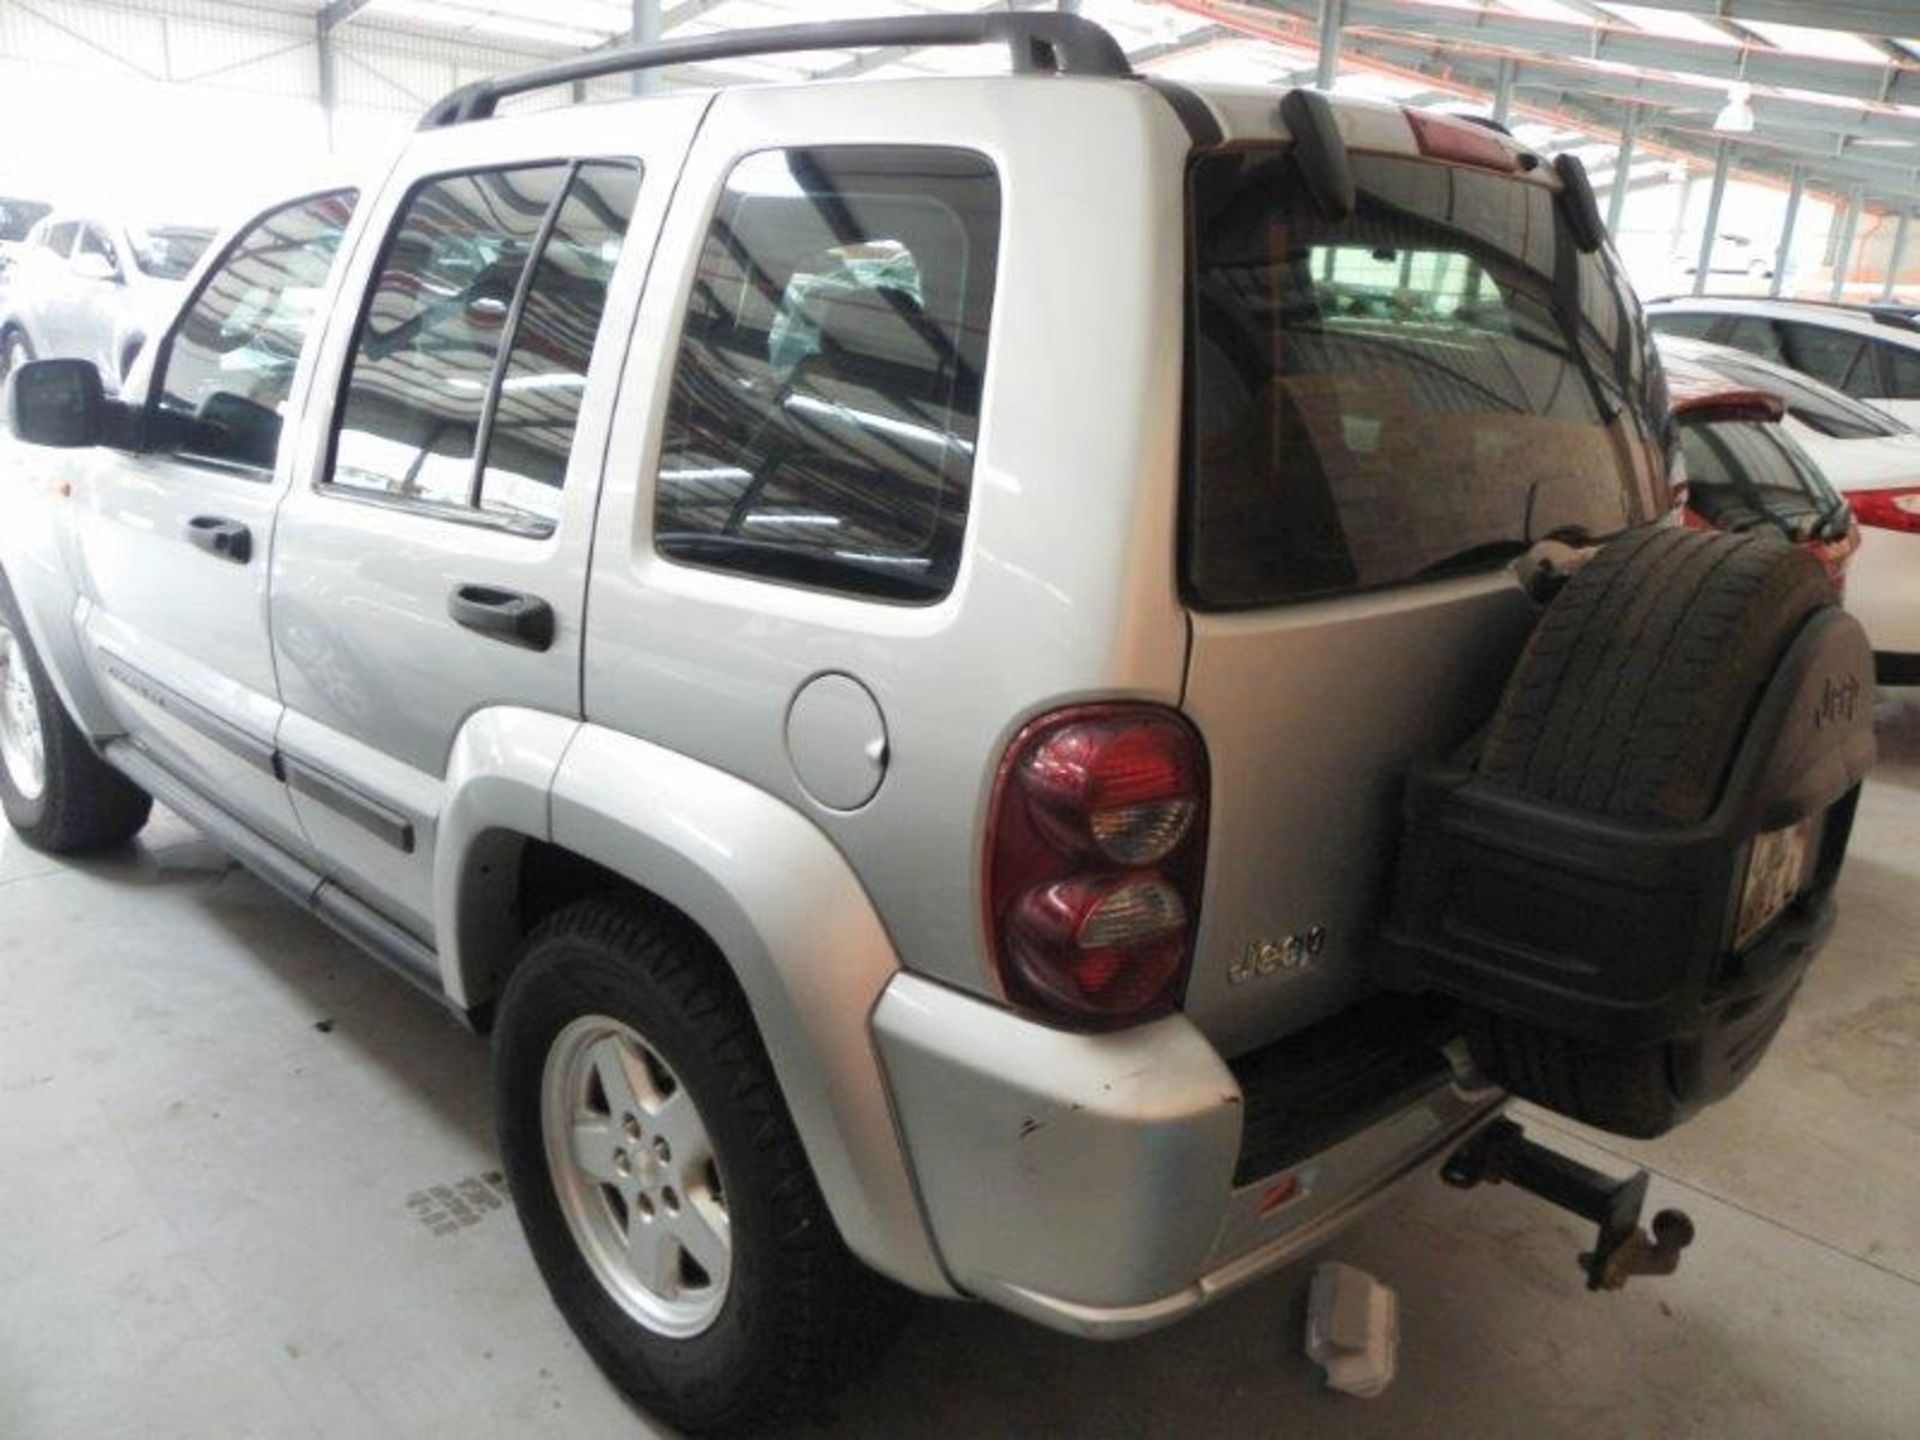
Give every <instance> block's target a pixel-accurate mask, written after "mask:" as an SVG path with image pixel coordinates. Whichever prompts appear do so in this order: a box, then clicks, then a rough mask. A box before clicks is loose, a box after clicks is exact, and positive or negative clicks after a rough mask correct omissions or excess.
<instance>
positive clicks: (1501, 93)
mask: <svg viewBox="0 0 1920 1440" xmlns="http://www.w3.org/2000/svg"><path fill="white" fill-rule="evenodd" d="M1511 114H1513V61H1511V60H1507V59H1502V60H1501V62H1500V71H1499V74H1498V75H1497V76H1496V77H1495V79H1494V82H1493V118H1494V120H1495V121H1497V122H1498V123H1499V124H1502V125H1505V124H1506V123H1507V117H1508V116H1509V115H1511Z"/></svg>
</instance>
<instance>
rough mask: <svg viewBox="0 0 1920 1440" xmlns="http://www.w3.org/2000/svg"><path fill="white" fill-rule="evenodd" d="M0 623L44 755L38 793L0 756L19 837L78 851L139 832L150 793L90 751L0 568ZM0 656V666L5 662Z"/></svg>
mask: <svg viewBox="0 0 1920 1440" xmlns="http://www.w3.org/2000/svg"><path fill="white" fill-rule="evenodd" d="M0 624H3V625H4V626H5V628H6V630H7V631H8V632H9V633H10V634H11V635H12V636H13V637H14V638H15V639H16V640H17V642H18V644H19V653H20V655H21V657H22V658H23V659H24V660H25V662H26V671H27V676H28V679H29V682H30V686H31V689H32V693H33V702H34V707H35V709H36V711H37V713H38V716H39V722H40V738H41V743H42V746H43V751H44V755H45V761H44V765H45V774H44V780H43V783H42V785H41V787H40V790H39V793H38V794H27V793H25V792H23V791H22V789H21V788H20V787H19V786H17V785H16V784H15V782H14V778H13V774H12V772H11V770H10V769H9V767H8V766H7V765H5V764H0V810H4V811H5V813H6V817H7V823H8V824H10V825H11V826H13V828H14V830H15V831H16V832H17V833H18V834H19V836H20V838H21V839H22V840H25V841H26V842H27V843H28V844H29V845H31V846H33V848H34V849H36V850H44V851H46V852H47V853H48V854H51V855H85V854H88V853H91V852H92V851H96V850H104V849H107V848H109V847H111V846H114V845H120V844H124V843H125V842H126V841H128V840H131V839H132V838H133V837H134V836H135V835H137V834H139V833H140V830H141V828H142V827H143V826H144V825H145V824H146V823H147V817H148V816H149V815H150V814H151V813H152V811H153V800H152V798H151V797H150V796H149V795H148V794H147V793H146V792H145V791H144V790H141V789H140V788H139V787H138V786H136V785H135V784H134V783H133V782H132V781H131V780H129V779H127V777H126V776H124V775H122V774H121V773H120V772H119V771H118V770H115V769H114V768H113V767H112V766H111V765H109V764H107V762H106V761H104V760H102V759H101V758H100V757H99V756H98V755H96V754H95V753H94V751H93V746H92V745H91V744H89V743H88V741H87V737H86V736H85V735H83V734H81V733H80V728H79V727H78V726H77V725H75V724H74V723H73V721H72V719H71V718H69V717H68V715H67V710H66V706H65V705H63V704H62V703H61V701H60V695H59V692H58V691H56V690H55V689H54V688H53V683H52V682H51V681H50V680H48V678H47V671H46V667H45V666H44V665H42V664H41V663H40V656H39V655H38V654H37V653H36V652H35V650H34V648H33V641H32V639H31V638H29V636H28V634H27V627H26V626H25V624H23V623H22V621H21V619H20V607H19V605H18V604H17V603H16V602H15V600H14V596H13V590H12V588H11V587H10V586H9V585H8V584H7V581H6V577H5V576H0ZM5 663H6V662H5V659H4V656H0V666H4V665H5Z"/></svg>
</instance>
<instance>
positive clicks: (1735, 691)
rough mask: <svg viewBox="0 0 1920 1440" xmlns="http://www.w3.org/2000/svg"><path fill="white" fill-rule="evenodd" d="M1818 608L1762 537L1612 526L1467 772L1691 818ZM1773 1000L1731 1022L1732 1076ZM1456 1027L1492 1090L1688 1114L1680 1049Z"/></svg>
mask: <svg viewBox="0 0 1920 1440" xmlns="http://www.w3.org/2000/svg"><path fill="white" fill-rule="evenodd" d="M1834 603H1835V597H1834V594H1833V590H1832V587H1831V585H1830V584H1829V582H1828V580H1827V578H1826V574H1825V571H1824V570H1823V569H1822V568H1821V566H1820V565H1819V563H1818V562H1817V561H1815V560H1814V559H1813V558H1812V557H1811V556H1809V555H1807V554H1806V553H1805V552H1804V551H1801V550H1797V549H1795V548H1793V547H1791V546H1788V545H1786V544H1784V543H1781V542H1779V541H1776V540H1773V539H1771V538H1769V537H1764V536H1757V535H1719V534H1702V533H1699V532H1695V531H1689V530H1682V529H1676V528H1658V529H1648V530H1644V531H1640V532H1636V533H1635V534H1632V535H1629V536H1626V537H1623V538H1622V539H1620V540H1617V541H1615V542H1614V543H1613V544H1611V545H1609V546H1607V547H1606V548H1605V549H1604V550H1602V551H1601V553H1600V554H1599V555H1598V556H1596V557H1595V558H1594V560H1593V561H1592V562H1591V563H1590V564H1588V565H1587V566H1586V567H1585V568H1584V569H1582V570H1581V571H1580V572H1579V573H1578V574H1576V575H1575V576H1574V577H1573V579H1571V580H1570V581H1569V582H1568V583H1567V586H1566V588H1565V589H1564V590H1562V591H1561V593H1560V594H1559V596H1558V597H1557V598H1556V599H1555V600H1554V602H1553V604H1552V605H1551V606H1549V607H1548V609H1547V612H1546V614H1545V615H1544V616H1543V617H1542V618H1541V620H1540V623H1539V625H1538V626H1537V627H1536V629H1535V631H1534V634H1533V637H1532V639H1531V640H1530V641H1529V643H1528V645H1527V647H1526V650H1525V651H1524V653H1523V654H1522V655H1521V658H1520V663H1519V665H1518V666H1517V667H1516V668H1515V670H1514V673H1513V676H1512V678H1511V680H1510V681H1509V682H1508V685H1507V689H1506V692H1505V694H1504V695H1503V696H1502V698H1501V702H1500V706H1499V708H1498V710H1497V711H1496V712H1495V714H1494V718H1493V721H1492V723H1491V724H1490V725H1489V727H1488V729H1487V734H1486V739H1485V743H1484V745H1483V747H1482V750H1481V754H1480V759H1479V765H1478V769H1479V774H1480V777H1481V778H1482V779H1483V780H1485V781H1487V782H1489V783H1491V784H1494V785H1499V786H1505V787H1508V788H1511V789H1513V790H1517V791H1520V792H1522V793H1524V794H1527V795H1531V796H1534V797H1536V798H1538V799H1542V800H1547V801H1552V802H1554V803H1557V804H1563V805H1567V806H1571V807H1574V808H1578V809H1581V810H1585V811H1589V812H1593V813H1598V814H1603V815H1610V816H1614V817H1618V818H1620V819H1624V820H1632V821H1640V822H1645V823H1651V824H1657V825H1672V826H1680V825H1686V824H1689V823H1692V822H1695V821H1698V820H1701V819H1703V818H1704V817H1705V816H1707V815H1708V814H1709V813H1710V812H1711V811H1712V809H1713V808H1714V806H1715V805H1716V804H1717V803H1718V802H1719V799H1720V796H1721V792H1722V790H1723V789H1724V787H1725V783H1726V778H1727V774H1728V771H1729V770H1730V769H1731V767H1732V764H1733V761H1734V758H1735V755H1736V753H1737V751H1738V749H1739V746H1740V743H1741V740H1742V738H1743V737H1744V736H1745V734H1746V731H1747V727H1748V725H1749V723H1750V722H1751V720H1752V717H1753V714H1754V711H1755V709H1756V707H1757V706H1758V704H1759V701H1760V697H1761V695H1762V693H1763V691H1764V690H1765V688H1766V685H1767V682H1768V681H1769V680H1770V679H1771V678H1772V676H1773V673H1774V670H1775V669H1776V667H1777V666H1778V665H1779V663H1780V660H1781V657H1782V656H1783V655H1784V653H1785V652H1786V649H1787V647H1788V645H1789V644H1791V643H1792V640H1793V638H1794V636H1795V635H1797V634H1798V633H1799V631H1800V628H1801V627H1802V625H1804V624H1805V623H1806V621H1807V619H1808V617H1809V616H1811V615H1812V614H1813V613H1814V612H1815V611H1817V610H1819V609H1821V608H1822V607H1824V606H1827V605H1832V604H1834ZM1786 1010H1787V1006H1786V1005H1785V1004H1781V1005H1779V1006H1778V1007H1777V1008H1773V1009H1771V1010H1768V1011H1767V1012H1765V1013H1763V1014H1758V1015H1755V1016H1752V1017H1750V1018H1749V1019H1748V1020H1747V1022H1746V1028H1747V1031H1748V1033H1747V1034H1746V1036H1745V1038H1743V1040H1742V1041H1741V1045H1740V1048H1741V1050H1742V1052H1743V1061H1742V1065H1743V1069H1744V1067H1745V1066H1750V1065H1751V1064H1752V1063H1754V1062H1756V1061H1757V1060H1758V1059H1759V1057H1760V1055H1761V1053H1763V1052H1764V1050H1765V1049H1766V1046H1767V1045H1768V1043H1769V1042H1770V1041H1771V1040H1772V1038H1773V1034H1774V1032H1775V1031H1776V1030H1777V1029H1778V1028H1779V1025H1780V1022H1781V1020H1782V1019H1784V1018H1785V1015H1786ZM1469 1037H1470V1040H1471V1043H1472V1046H1473V1050H1474V1055H1475V1058H1476V1059H1477V1060H1478V1061H1479V1063H1480V1066H1481V1068H1482V1069H1484V1070H1485V1071H1486V1072H1487V1073H1488V1075H1489V1076H1490V1077H1491V1078H1493V1079H1494V1080H1495V1081H1496V1082H1497V1083H1499V1084H1500V1085H1502V1086H1503V1087H1505V1088H1506V1089H1508V1090H1510V1091H1512V1092H1514V1093H1515V1094H1518V1095H1523V1096H1525V1097H1527V1098H1528V1099H1530V1100H1533V1101H1535V1102H1537V1103H1539V1104H1542V1105H1545V1106H1547V1107H1548V1108H1550V1109H1553V1110H1556V1111H1558V1112H1560V1113H1561V1114H1563V1115H1568V1116H1571V1117H1572V1118H1574V1119H1576V1120H1580V1121H1583V1122H1585V1123H1587V1124H1591V1125H1596V1126H1598V1127H1600V1128H1601V1129H1604V1130H1610V1131H1613V1132H1614V1133H1616V1134H1621V1135H1631V1136H1637V1137H1643V1138H1644V1137H1651V1136H1654V1135H1660V1134H1664V1133H1665V1132H1666V1131H1668V1130H1670V1129H1672V1128H1673V1126H1674V1125H1676V1124H1678V1123H1679V1122H1680V1121H1681V1120H1683V1119H1685V1118H1686V1116H1687V1115H1688V1114H1689V1113H1690V1112H1691V1108H1692V1106H1691V1103H1690V1102H1689V1101H1687V1100H1685V1099H1684V1098H1683V1097H1684V1096H1686V1095H1688V1094H1690V1093H1693V1092H1694V1091H1695V1090H1696V1088H1697V1087H1695V1086H1694V1085H1693V1084H1692V1083H1691V1081H1692V1079H1693V1075H1692V1071H1693V1070H1694V1068H1695V1067H1697V1066H1698V1065H1699V1063H1700V1056H1699V1055H1698V1054H1697V1053H1696V1052H1695V1051H1694V1050H1692V1049H1690V1048H1688V1047H1687V1046H1686V1045H1685V1044H1683V1043H1682V1042H1678V1041H1668V1042H1663V1043H1659V1044H1653V1045H1646V1046H1641V1047H1637V1048H1631V1049H1628V1048H1615V1047H1609V1046H1606V1045H1603V1044H1597V1043H1594V1042H1592V1041H1587V1040H1581V1039H1576V1038H1573V1037H1570V1036H1567V1035H1563V1034H1559V1033H1557V1032H1554V1031H1551V1030H1547V1029H1544V1028H1542V1027H1541V1026H1539V1025H1537V1024H1535V1023H1532V1022H1530V1021H1525V1020H1520V1019H1517V1018H1514V1017H1512V1016H1505V1015H1496V1014H1487V1013H1476V1014H1474V1015H1473V1016H1472V1017H1471V1020H1470V1025H1469Z"/></svg>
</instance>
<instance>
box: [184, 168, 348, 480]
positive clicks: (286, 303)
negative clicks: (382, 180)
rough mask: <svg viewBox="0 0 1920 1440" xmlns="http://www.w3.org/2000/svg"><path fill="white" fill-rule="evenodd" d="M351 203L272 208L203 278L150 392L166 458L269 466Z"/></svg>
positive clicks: (318, 201)
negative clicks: (169, 454)
mask: <svg viewBox="0 0 1920 1440" xmlns="http://www.w3.org/2000/svg"><path fill="white" fill-rule="evenodd" d="M353 206H354V193H353V192H352V191H350V190H345V191H338V192H336V193H334V194H331V195H316V196H313V197H312V198H310V199H306V200H301V201H299V202H297V203H295V204H292V205H288V206H285V207H283V208H282V209H279V210H276V211H274V212H273V213H272V214H270V215H268V216H266V217H265V218H264V219H262V220H258V221H256V222H255V223H254V224H253V225H252V226H250V227H249V228H248V229H247V230H246V231H244V232H243V233H242V234H241V235H240V237H239V238H238V239H237V240H235V241H234V243H233V244H232V246H230V247H229V248H228V250H227V253H226V255H225V256H224V257H222V259H221V261H220V263H219V264H218V265H216V266H214V267H213V269H212V270H210V271H209V272H208V273H207V277H206V279H205V281H204V282H203V283H202V285H201V287H200V291H199V294H198V295H197V296H196V297H195V298H194V301H193V303H192V305H190V306H189V307H188V309H187V311H186V313H185V314H184V315H182V316H181V318H180V322H179V324H178V326H177V327H176V328H175V330H174V332H173V334H172V336H171V337H169V339H168V341H167V348H166V350H165V352H164V353H163V354H162V355H161V357H160V362H159V366H158V371H159V374H158V377H157V379H156V382H155V385H154V391H153V393H154V395H155V396H156V397H157V398H156V400H155V402H154V404H155V406H156V407H157V411H158V416H159V419H160V421H161V424H160V425H159V427H158V429H159V432H160V435H161V437H162V438H163V439H164V440H165V441H166V442H167V446H168V448H170V449H171V450H172V451H173V452H174V453H176V454H180V455H185V456H191V457H195V458H200V459H208V460H216V461H220V462H222V463H226V464H233V465H241V466H246V467H249V468H252V469H258V470H271V469H272V468H273V463H274V457H275V455H276V454H277V453H278V451H279V447H280V425H281V418H282V415H283V413H284V411H285V408H286V403H287V396H288V395H289V393H290V392H291V391H292V389H293V372H294V367H295V366H296V365H297V364H298V363H299V360H300V347H301V346H302V345H304V344H305V343H306V339H307V332H308V331H309V330H310V329H311V328H312V326H313V319H314V315H315V313H316V311H317V308H318V306H319V302H320V297H321V293H322V290H323V289H324V287H325V285H326V281H327V272H328V270H329V269H331V268H332V265H333V261H334V256H335V255H336V254H337V253H338V251H339V248H340V237H341V235H342V234H343V233H345V231H346V227H347V221H348V220H349V219H350V218H351V217H352V215H353Z"/></svg>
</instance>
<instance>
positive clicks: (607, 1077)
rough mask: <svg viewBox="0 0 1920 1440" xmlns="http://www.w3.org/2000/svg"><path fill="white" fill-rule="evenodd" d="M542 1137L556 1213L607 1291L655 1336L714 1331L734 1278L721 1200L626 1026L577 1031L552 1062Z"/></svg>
mask: <svg viewBox="0 0 1920 1440" xmlns="http://www.w3.org/2000/svg"><path fill="white" fill-rule="evenodd" d="M540 1128H541V1133H542V1138H543V1139H544V1141H545V1145H546V1153H547V1168H548V1171H549V1173H550V1174H551V1176H552V1179H553V1189H554V1195H555V1197H556V1198H557V1199H558V1201H559V1203H560V1213H561V1214H562V1215H564V1216H565V1217H566V1221H567V1228H568V1229H569V1230H570V1231H572V1233H573V1239H574V1244H575V1245H576V1246H578V1248H579V1250H580V1254H581V1256H582V1258H584V1259H585V1260H586V1262H587V1266H588V1268H589V1269H591V1270H592V1271H593V1274H594V1278H595V1279H597V1280H598V1281H599V1282H600V1284H601V1286H602V1288H604V1289H605V1290H606V1292H607V1293H608V1294H609V1295H610V1296H611V1297H612V1298H613V1299H614V1300H615V1301H616V1302H617V1303H618V1304H619V1305H620V1307H621V1308H622V1309H623V1310H625V1311H626V1312H627V1313H628V1314H629V1315H631V1316H632V1317H633V1318H634V1319H635V1320H636V1321H638V1322H639V1323H640V1324H641V1325H643V1326H644V1327H646V1328H647V1329H648V1330H651V1331H653V1332H654V1333H656V1334H660V1335H667V1336H672V1337H675V1338H684V1337H687V1336H691V1335H697V1334H699V1333H700V1332H701V1331H703V1330H705V1329H706V1328H707V1327H708V1326H710V1325H711V1324H712V1323H713V1322H714V1320H715V1319H716V1318H717V1317H718V1316H719V1314H720V1310H721V1307H722V1306H723V1305H724V1304H725V1303H726V1298H727V1287H728V1283H729V1281H730V1280H731V1278H732V1274H733V1238H732V1227H731V1221H730V1217H729V1214H728V1208H727V1192H726V1188H725V1186H724V1185H723V1184H722V1182H721V1177H720V1166H719V1162H718V1160H717V1159H716V1157H715V1156H714V1153H713V1142H712V1140H711V1138H710V1137H709V1135H708V1133H707V1126H706V1121H705V1120H704V1119H703V1118H702V1116H701V1114H700V1111H699V1107H698V1106H696V1105H695V1104H694V1102H693V1097H692V1095H691V1094H689V1093H688V1091H687V1089H686V1087H685V1086H684V1085H682V1084H681V1083H680V1078H679V1077H678V1076H677V1075H676V1074H674V1072H673V1069H672V1067H670V1066H669V1065H668V1064H667V1063H666V1061H665V1060H664V1059H663V1058H662V1057H661V1055H660V1052H659V1051H658V1050H657V1049H655V1048H654V1047H653V1045H651V1044H650V1043H649V1042H648V1041H647V1040H646V1038H645V1037H644V1036H642V1035H641V1034H640V1032H639V1031H637V1030H635V1029H634V1028H633V1027H632V1026H631V1025H627V1024H625V1023H624V1022H622V1021H619V1020H614V1019H611V1018H609V1017H607V1016H604V1015H586V1016H582V1017H581V1018H579V1019H577V1020H575V1021H573V1022H572V1023H571V1024H569V1025H568V1026H567V1027H566V1028H565V1029H564V1030H562V1031H561V1032H560V1033H559V1035H557V1036H556V1037H555V1038H554V1042H553V1046H552V1048H551V1049H549V1050H548V1051H547V1061H546V1066H545V1068H544V1071H543V1073H542V1076H541V1098H540Z"/></svg>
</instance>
